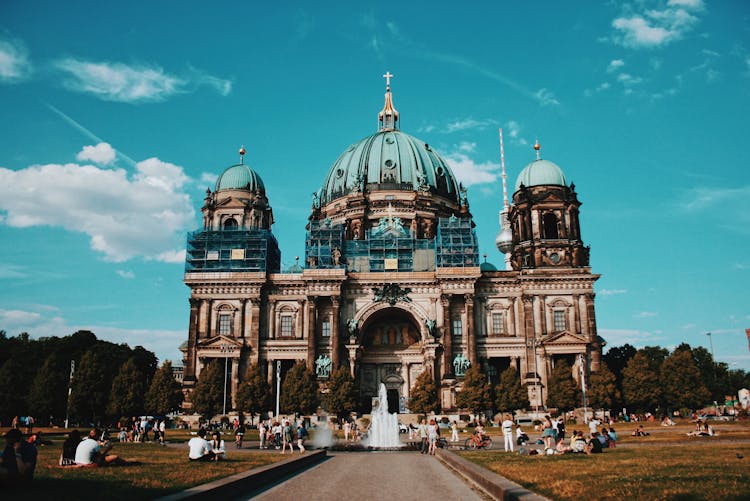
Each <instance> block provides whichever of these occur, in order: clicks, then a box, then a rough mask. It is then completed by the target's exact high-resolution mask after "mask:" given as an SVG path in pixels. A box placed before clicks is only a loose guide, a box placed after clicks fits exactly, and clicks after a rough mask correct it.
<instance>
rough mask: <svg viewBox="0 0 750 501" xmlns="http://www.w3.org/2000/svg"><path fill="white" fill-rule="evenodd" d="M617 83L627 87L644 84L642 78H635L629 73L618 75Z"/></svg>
mask: <svg viewBox="0 0 750 501" xmlns="http://www.w3.org/2000/svg"><path fill="white" fill-rule="evenodd" d="M617 81H618V82H620V83H621V84H623V85H624V86H626V87H630V86H631V85H637V84H639V83H641V82H643V79H642V78H641V77H634V76H633V75H631V74H629V73H620V74H619V75H617Z"/></svg>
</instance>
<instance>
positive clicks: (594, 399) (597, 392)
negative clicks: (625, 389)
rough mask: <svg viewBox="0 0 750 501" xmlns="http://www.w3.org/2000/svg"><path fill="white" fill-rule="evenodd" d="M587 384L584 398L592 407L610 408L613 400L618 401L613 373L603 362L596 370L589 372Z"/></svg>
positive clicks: (618, 390) (618, 392) (618, 393)
mask: <svg viewBox="0 0 750 501" xmlns="http://www.w3.org/2000/svg"><path fill="white" fill-rule="evenodd" d="M587 386H588V390H587V391H586V398H587V400H588V403H589V406H590V407H592V408H595V409H596V408H598V409H612V406H613V405H614V404H615V402H619V401H620V389H619V388H618V387H617V380H616V379H615V375H614V374H612V371H610V370H609V368H608V367H607V366H606V365H605V364H602V365H601V366H600V367H599V370H598V371H597V372H592V373H591V377H589V381H588V385H587Z"/></svg>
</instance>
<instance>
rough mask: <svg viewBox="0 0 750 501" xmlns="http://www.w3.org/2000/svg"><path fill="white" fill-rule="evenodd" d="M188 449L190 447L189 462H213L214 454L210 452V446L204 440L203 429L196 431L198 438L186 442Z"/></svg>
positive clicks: (204, 432) (204, 433)
mask: <svg viewBox="0 0 750 501" xmlns="http://www.w3.org/2000/svg"><path fill="white" fill-rule="evenodd" d="M188 447H190V452H189V453H188V458H190V461H213V459H214V453H213V450H211V444H210V443H209V442H208V440H206V430H205V428H201V429H200V430H198V436H197V437H193V438H191V439H190V440H189V441H188Z"/></svg>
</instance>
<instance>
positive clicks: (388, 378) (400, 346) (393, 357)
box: [356, 307, 421, 413]
mask: <svg viewBox="0 0 750 501" xmlns="http://www.w3.org/2000/svg"><path fill="white" fill-rule="evenodd" d="M361 333H362V334H361V343H362V355H361V357H360V359H359V364H358V367H359V369H358V371H357V372H358V373H357V381H356V384H357V385H358V389H359V394H360V402H361V403H362V410H363V412H366V413H367V412H370V411H371V409H372V397H375V396H377V394H378V388H379V387H380V384H381V383H383V384H385V387H386V390H387V393H388V412H399V410H400V409H401V408H402V404H403V402H404V401H405V400H404V399H405V397H406V396H408V393H409V387H408V385H409V382H408V381H409V379H408V377H409V374H408V371H409V370H410V364H409V363H408V362H409V361H410V360H412V361H413V360H414V359H415V357H416V358H421V335H420V328H419V324H418V323H417V321H416V320H415V318H414V317H413V316H412V314H411V313H410V312H408V311H406V310H403V309H401V308H398V307H391V308H384V309H381V310H379V311H377V312H375V313H374V314H372V315H371V316H369V317H368V318H367V320H366V321H365V323H364V325H363V326H362V329H361ZM412 365H414V364H412Z"/></svg>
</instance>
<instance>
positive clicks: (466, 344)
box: [181, 73, 601, 412]
mask: <svg viewBox="0 0 750 501" xmlns="http://www.w3.org/2000/svg"><path fill="white" fill-rule="evenodd" d="M385 77H386V81H387V85H386V92H385V104H384V106H383V109H382V110H381V111H380V113H379V114H378V120H379V130H377V131H376V132H375V133H374V134H372V135H370V136H368V137H365V138H364V139H362V140H360V141H357V142H355V143H353V144H352V145H350V146H348V147H346V148H345V149H344V151H343V152H342V153H341V154H340V155H339V157H338V158H337V159H336V160H335V161H334V162H333V164H332V166H331V168H330V170H329V172H328V175H327V176H326V177H325V179H324V180H323V182H322V185H321V187H320V189H319V190H318V191H317V192H316V194H315V195H314V197H313V203H312V207H311V210H310V217H309V222H308V224H307V227H306V243H305V256H304V261H303V262H302V263H301V264H300V263H298V264H297V265H295V266H293V267H292V268H291V269H288V270H283V271H282V270H281V265H280V263H281V254H280V251H279V247H278V243H277V241H276V239H275V238H274V235H273V232H272V225H273V222H274V217H273V211H272V208H271V201H272V200H273V196H274V194H273V193H266V189H265V186H264V184H263V181H262V180H261V178H260V176H258V174H257V173H256V172H255V171H254V170H253V169H252V168H251V167H250V166H249V165H247V164H246V163H244V154H245V151H244V149H241V150H240V154H241V159H242V160H241V161H240V163H239V164H238V165H233V166H231V167H229V168H227V169H226V170H225V171H224V172H223V173H221V175H220V176H219V178H218V180H217V182H216V186H215V188H214V190H213V191H211V190H208V191H207V193H206V198H205V202H204V205H203V207H202V209H201V210H202V213H203V227H202V228H201V229H200V230H198V231H195V232H193V233H191V234H190V235H188V242H187V257H186V268H185V278H184V280H185V284H186V285H187V286H188V287H190V292H191V293H190V324H189V330H188V339H187V342H186V343H184V344H183V345H182V347H181V350H182V352H183V357H184V360H183V362H184V379H183V385H184V389H185V393H186V395H187V396H188V399H187V401H186V402H187V403H186V406H187V407H188V408H189V406H190V403H189V395H190V391H192V389H193V388H194V386H195V383H196V381H197V379H198V377H199V376H200V372H201V370H202V369H204V368H205V367H206V366H207V364H209V363H212V362H214V361H216V360H217V359H218V360H219V361H220V362H222V365H224V364H226V371H227V377H228V381H229V384H228V387H229V390H228V391H229V393H230V395H232V396H233V395H235V393H236V389H237V385H238V384H239V382H240V381H241V378H242V377H243V376H244V374H245V371H246V369H247V367H248V366H249V365H252V364H259V365H260V366H261V368H262V370H263V371H265V373H266V374H267V377H268V380H269V382H271V381H273V378H274V377H276V374H277V371H278V372H279V373H280V376H281V377H282V378H283V377H284V375H285V374H286V372H287V371H288V370H289V369H290V368H291V367H292V366H293V365H294V364H295V363H296V362H298V361H303V362H305V363H306V364H307V367H308V368H310V369H311V370H313V371H315V373H316V374H317V377H318V380H319V382H320V385H321V388H323V387H325V384H326V381H327V379H328V377H329V376H330V374H331V371H332V370H335V369H337V368H338V367H341V366H344V367H347V368H348V369H349V370H350V371H351V374H352V376H353V377H354V378H355V384H356V388H357V391H358V395H359V398H360V402H361V409H360V410H362V411H363V412H368V411H369V410H370V407H369V406H370V402H371V397H373V396H376V395H377V391H378V387H379V385H380V383H384V384H385V386H386V388H387V390H388V400H389V407H390V408H391V410H392V411H393V410H400V411H401V412H403V411H405V410H406V409H408V403H409V392H410V389H411V388H412V387H413V385H414V382H415V380H416V379H417V377H418V376H419V375H420V374H421V373H422V372H424V371H428V372H429V373H430V374H431V375H432V377H434V379H435V382H436V383H437V385H438V388H439V391H440V399H441V403H442V408H443V410H444V412H445V411H450V410H457V409H456V406H455V397H456V393H457V392H458V391H460V390H461V388H462V384H463V376H464V373H465V372H466V370H467V368H469V367H471V366H479V367H480V368H481V369H482V371H483V372H484V374H486V375H487V377H488V378H489V379H490V381H492V382H497V380H498V376H499V374H500V373H501V372H502V371H504V370H505V369H507V368H508V367H511V366H512V367H514V368H516V369H517V371H518V374H519V378H520V382H521V384H523V385H524V386H525V387H527V388H528V391H529V399H530V403H531V405H532V406H537V405H538V406H541V405H544V403H545V400H546V398H547V393H546V388H547V379H548V377H549V374H550V371H551V370H552V368H553V367H554V366H555V364H557V363H559V362H560V361H561V360H565V361H567V362H568V364H569V365H570V366H571V367H572V370H573V373H574V375H575V377H578V374H580V373H582V372H583V373H587V372H588V371H596V370H597V369H598V366H599V363H600V355H601V343H600V338H599V337H598V336H597V331H596V317H595V313H594V289H593V287H594V282H595V281H596V280H597V278H598V275H595V274H592V273H591V269H590V267H589V249H588V247H586V246H584V242H583V240H582V237H581V229H580V226H579V219H578V215H579V207H580V205H581V203H580V202H579V201H578V196H577V194H576V191H575V186H574V185H573V184H568V183H567V181H566V179H565V176H564V174H563V171H562V170H561V169H560V167H558V166H557V165H555V164H554V163H552V162H550V161H548V160H545V159H541V157H540V149H539V145H538V143H537V145H535V148H536V150H537V158H536V160H534V161H533V162H531V163H530V164H528V165H527V166H526V167H525V168H524V169H523V170H522V171H521V172H520V174H519V175H518V178H517V181H516V183H515V190H514V193H513V194H512V204H510V203H509V202H508V199H507V195H505V202H504V205H503V207H502V210H501V212H500V215H501V217H500V219H501V228H500V233H499V234H498V237H497V241H496V244H497V246H498V249H499V250H500V251H501V252H502V253H504V254H505V255H506V263H507V268H508V269H507V270H497V269H496V268H495V267H494V266H492V265H490V264H489V263H480V259H479V251H478V242H477V238H476V234H475V231H474V227H475V221H474V219H473V217H472V214H471V211H470V207H469V201H468V198H467V193H466V189H465V188H464V187H463V186H462V185H461V184H460V183H459V182H458V181H457V180H456V178H455V176H454V174H453V172H451V169H450V167H449V166H448V165H447V164H446V162H445V161H444V160H443V158H441V157H440V155H439V154H438V153H437V152H436V151H435V150H434V149H433V148H432V147H431V146H430V144H429V143H427V142H425V141H423V140H421V139H418V138H416V137H413V136H411V135H408V134H406V133H404V132H402V131H401V130H400V127H399V113H398V111H396V109H395V107H394V104H393V96H392V93H391V88H390V78H391V77H392V75H390V73H387V74H386V75H385ZM503 169H504V168H503ZM503 185H504V192H506V193H507V191H506V190H505V172H504V170H503ZM279 196H280V194H279ZM481 223H482V224H489V222H488V221H482V222H481ZM272 387H274V388H275V385H272Z"/></svg>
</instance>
